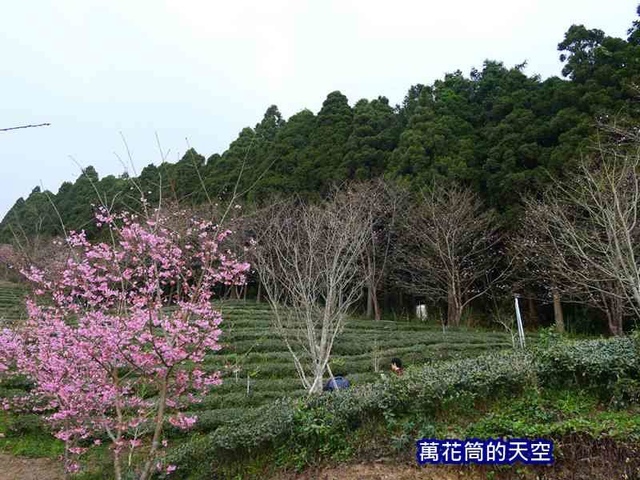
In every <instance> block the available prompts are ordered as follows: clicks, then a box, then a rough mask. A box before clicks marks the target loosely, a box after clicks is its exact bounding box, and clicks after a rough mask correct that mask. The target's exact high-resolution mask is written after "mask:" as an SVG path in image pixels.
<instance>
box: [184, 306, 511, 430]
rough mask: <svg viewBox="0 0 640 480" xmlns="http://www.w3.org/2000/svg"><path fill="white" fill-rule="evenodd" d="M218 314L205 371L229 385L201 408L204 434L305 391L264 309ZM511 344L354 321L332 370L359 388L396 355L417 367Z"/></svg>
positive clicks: (501, 338)
mask: <svg viewBox="0 0 640 480" xmlns="http://www.w3.org/2000/svg"><path fill="white" fill-rule="evenodd" d="M221 310H222V312H223V314H224V319H225V320H224V324H223V332H224V333H223V337H222V341H223V348H222V350H220V352H217V353H216V354H213V355H210V357H209V358H208V365H209V366H210V367H211V369H215V370H220V371H221V372H223V376H224V383H223V384H222V386H220V387H217V388H216V389H215V390H214V393H212V394H211V395H210V396H209V397H208V398H207V399H206V400H205V401H204V402H203V403H201V404H199V405H198V410H199V412H198V413H197V415H198V417H199V422H198V424H197V427H196V428H197V429H199V430H201V431H203V430H204V431H207V430H211V429H213V428H215V427H216V426H218V425H219V424H221V423H224V422H225V421H230V420H232V419H234V418H237V417H238V416H239V415H242V414H243V412H244V410H246V409H251V408H253V407H256V406H259V405H262V404H265V403H268V402H271V401H273V400H274V399H277V398H281V397H298V396H301V395H303V394H304V393H305V392H304V390H302V385H301V382H300V380H299V379H298V378H297V376H296V372H295V368H294V365H293V362H292V360H291V356H290V353H289V352H288V351H287V349H286V346H285V344H284V342H283V341H282V340H281V339H280V338H279V337H278V335H277V334H276V333H275V332H274V331H273V329H272V328H271V312H270V310H269V307H268V305H267V304H256V303H253V302H252V303H249V302H247V303H241V302H236V303H228V302H227V303H224V304H222V306H221ZM510 346H511V340H510V338H508V337H507V335H506V334H504V333H501V332H477V331H474V332H472V331H446V332H444V333H443V331H442V329H441V328H439V327H437V326H433V325H431V326H429V325H425V324H423V323H420V322H415V321H414V322H408V321H404V322H401V321H378V322H376V321H372V320H356V319H351V320H349V321H348V322H347V324H346V326H345V329H344V332H343V333H342V335H341V336H340V337H339V339H338V340H337V342H336V344H335V346H334V350H333V352H334V356H333V360H332V363H331V365H332V370H333V371H334V373H335V372H342V373H344V374H346V375H347V378H348V379H349V380H350V382H351V384H352V385H354V386H356V385H361V384H365V383H370V382H372V381H376V380H379V379H380V377H381V375H380V372H382V371H388V370H389V364H390V360H391V358H393V357H400V358H402V359H403V361H404V362H405V364H407V365H414V364H422V363H426V362H431V361H433V360H441V359H446V358H461V357H469V356H475V355H478V354H480V353H483V352H486V351H494V350H499V349H504V348H508V347H510ZM376 370H378V372H377V371H376Z"/></svg>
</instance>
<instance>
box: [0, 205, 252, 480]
mask: <svg viewBox="0 0 640 480" xmlns="http://www.w3.org/2000/svg"><path fill="white" fill-rule="evenodd" d="M176 215H177V216H181V217H180V219H181V220H183V224H185V223H188V227H187V228H186V229H183V230H181V231H177V230H173V229H171V228H170V227H169V225H171V224H172V223H171V220H176V218H175V217H176ZM151 218H152V219H153V220H147V221H143V222H140V221H138V219H137V217H136V216H134V215H130V214H127V213H122V214H112V213H111V212H109V211H107V210H105V209H98V212H97V214H96V220H97V222H98V223H100V224H102V228H103V229H107V230H108V231H109V232H110V235H109V238H110V240H109V241H104V242H91V241H89V240H88V239H87V237H86V235H85V233H84V232H71V234H70V235H69V238H68V239H67V248H68V249H70V252H72V254H70V255H69V258H68V259H67V260H66V263H64V267H63V268H62V269H61V270H59V271H56V272H49V271H46V270H41V269H38V268H36V267H30V268H28V269H23V272H22V273H23V274H24V275H25V277H27V278H28V279H29V280H30V281H31V282H32V283H33V285H34V291H36V292H37V295H36V296H35V297H34V298H32V299H29V300H28V301H27V312H28V319H27V320H26V322H25V323H24V324H23V325H21V326H20V327H19V328H16V329H13V330H8V329H5V330H2V331H0V374H2V375H11V374H23V375H26V376H28V377H30V378H31V379H32V380H33V382H34V383H35V387H34V389H33V390H32V391H31V392H30V393H29V394H28V395H27V396H25V397H23V398H16V399H13V404H14V406H16V405H24V404H26V403H28V404H30V405H32V408H33V409H34V411H36V412H38V413H42V414H43V415H44V416H45V419H46V421H47V422H48V423H49V425H50V426H51V428H52V431H53V434H54V435H55V436H56V438H59V439H60V440H62V441H63V442H65V444H66V447H67V453H68V454H69V456H70V457H73V456H74V455H75V456H77V455H79V454H81V453H84V451H85V450H86V448H85V446H86V445H100V443H101V439H105V438H108V439H109V442H110V443H111V447H112V448H111V451H112V454H113V460H114V471H115V472H116V477H118V472H119V471H121V469H120V468H119V466H120V465H121V464H122V462H123V461H124V460H123V458H122V455H123V449H125V448H127V447H128V448H137V447H141V446H143V445H146V446H147V448H144V449H141V451H143V452H148V453H145V455H146V458H144V459H143V462H142V464H141V465H140V466H139V468H138V469H137V471H139V472H140V473H139V478H140V479H143V480H146V479H148V478H149V477H150V475H151V473H152V472H151V471H152V468H153V466H154V465H155V464H156V462H157V461H158V460H159V458H160V453H159V449H160V448H161V445H163V444H164V441H163V440H162V439H163V427H164V422H165V421H168V422H169V423H170V424H172V425H174V426H176V427H178V428H181V429H189V428H191V427H192V426H193V425H194V424H195V422H196V421H197V419H196V417H193V416H187V415H185V414H184V413H183V410H184V409H185V407H187V406H188V405H189V404H192V403H197V402H200V401H201V400H202V398H203V397H204V396H206V395H207V394H208V392H209V391H210V389H211V388H213V387H215V386H216V385H218V384H220V377H219V375H218V374H217V372H210V371H206V370H205V369H203V367H202V363H203V362H204V359H205V356H206V355H207V353H209V352H212V351H215V350H218V349H219V348H220V344H219V342H218V339H219V337H220V334H221V330H220V328H219V326H220V324H221V322H222V315H221V314H220V312H219V311H217V310H216V309H215V308H214V306H213V304H212V300H213V289H214V286H215V285H216V284H225V285H242V284H244V282H245V281H246V275H247V273H248V272H249V269H250V266H249V264H247V263H244V262H239V261H238V260H237V258H236V256H235V255H234V254H233V253H231V252H229V251H228V250H226V249H223V248H221V245H222V244H224V242H225V239H226V238H227V237H228V236H229V235H231V232H230V231H228V230H226V229H220V228H219V227H218V226H216V225H214V224H212V223H211V222H204V221H197V220H194V219H192V218H191V219H190V218H188V215H186V213H185V212H178V213H176V214H174V215H173V216H168V215H163V214H162V212H154V213H153V215H151ZM43 299H44V301H43ZM167 305H171V307H172V308H171V309H166V308H165V306H167ZM148 391H153V392H158V394H157V397H153V398H149V397H148V396H146V395H144V392H148ZM3 406H4V405H3ZM87 440H89V441H87ZM80 442H82V443H81V444H80ZM81 445H82V446H81ZM136 458H137V457H136ZM67 468H68V469H69V470H70V471H71V470H75V471H77V469H78V468H79V466H78V464H77V462H76V461H74V460H69V461H67ZM173 470H175V466H169V467H167V469H166V471H167V473H171V471H173Z"/></svg>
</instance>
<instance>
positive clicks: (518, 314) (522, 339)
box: [515, 295, 525, 348]
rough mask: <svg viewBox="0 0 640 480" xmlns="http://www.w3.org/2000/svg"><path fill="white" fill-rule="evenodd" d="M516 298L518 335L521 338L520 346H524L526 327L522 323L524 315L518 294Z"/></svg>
mask: <svg viewBox="0 0 640 480" xmlns="http://www.w3.org/2000/svg"><path fill="white" fill-rule="evenodd" d="M515 299H516V320H517V321H518V337H519V338H520V347H521V348H524V347H525V344H524V327H523V325H522V315H520V304H519V303H518V295H516V296H515Z"/></svg>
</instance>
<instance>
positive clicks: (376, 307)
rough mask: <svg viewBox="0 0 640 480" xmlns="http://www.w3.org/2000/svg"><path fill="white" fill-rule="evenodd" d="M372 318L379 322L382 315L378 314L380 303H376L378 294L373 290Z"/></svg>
mask: <svg viewBox="0 0 640 480" xmlns="http://www.w3.org/2000/svg"><path fill="white" fill-rule="evenodd" d="M373 317H374V318H375V320H380V318H381V317H382V314H381V312H380V303H379V302H378V294H377V293H376V291H375V290H373Z"/></svg>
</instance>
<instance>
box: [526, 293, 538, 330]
mask: <svg viewBox="0 0 640 480" xmlns="http://www.w3.org/2000/svg"><path fill="white" fill-rule="evenodd" d="M527 325H531V327H532V328H534V329H536V328H538V307H537V306H536V301H535V300H534V299H533V296H532V295H531V293H529V295H528V296H527Z"/></svg>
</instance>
